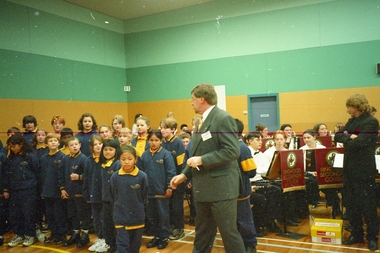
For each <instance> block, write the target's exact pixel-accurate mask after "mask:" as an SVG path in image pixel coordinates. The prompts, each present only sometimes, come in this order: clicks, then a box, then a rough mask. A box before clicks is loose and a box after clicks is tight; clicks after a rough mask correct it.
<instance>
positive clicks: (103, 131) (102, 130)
mask: <svg viewBox="0 0 380 253" xmlns="http://www.w3.org/2000/svg"><path fill="white" fill-rule="evenodd" d="M99 134H100V136H101V137H102V138H103V140H104V141H107V140H112V139H113V136H112V129H111V127H110V126H109V125H106V124H103V125H101V126H100V127H99Z"/></svg>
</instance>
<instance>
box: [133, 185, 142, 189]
mask: <svg viewBox="0 0 380 253" xmlns="http://www.w3.org/2000/svg"><path fill="white" fill-rule="evenodd" d="M140 187H141V186H140V185H139V184H135V185H131V189H139V188H140Z"/></svg>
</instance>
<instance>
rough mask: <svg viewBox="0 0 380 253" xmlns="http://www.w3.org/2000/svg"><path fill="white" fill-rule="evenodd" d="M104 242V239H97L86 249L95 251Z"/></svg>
mask: <svg viewBox="0 0 380 253" xmlns="http://www.w3.org/2000/svg"><path fill="white" fill-rule="evenodd" d="M102 243H104V239H97V240H96V241H95V242H94V244H93V245H91V247H89V248H88V251H91V252H95V251H96V249H97V248H98V246H99V245H100V244H102Z"/></svg>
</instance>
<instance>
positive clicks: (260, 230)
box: [256, 227, 268, 237]
mask: <svg viewBox="0 0 380 253" xmlns="http://www.w3.org/2000/svg"><path fill="white" fill-rule="evenodd" d="M267 234H268V233H267V231H266V230H265V229H264V228H260V227H259V228H257V229H256V237H264V236H266V235H267Z"/></svg>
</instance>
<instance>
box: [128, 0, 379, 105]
mask: <svg viewBox="0 0 380 253" xmlns="http://www.w3.org/2000/svg"><path fill="white" fill-rule="evenodd" d="M224 2H225V1H215V2H212V3H208V4H207V5H208V6H212V5H218V4H221V3H224ZM237 2H238V3H243V2H244V3H246V5H244V4H242V6H243V7H246V8H247V7H249V4H248V5H247V1H243V0H241V1H237ZM284 2H287V1H255V3H254V4H252V6H251V7H252V8H253V7H257V8H256V9H255V10H257V12H256V13H252V14H247V15H240V14H241V12H239V11H237V9H236V8H235V9H234V8H233V7H231V8H230V12H229V13H228V11H227V10H226V9H224V8H222V9H221V10H222V11H221V13H227V14H226V15H219V16H222V17H221V18H220V19H219V20H215V19H214V20H211V21H208V20H207V21H202V22H199V23H195V22H190V21H189V22H188V23H187V24H184V25H175V24H177V23H179V24H180V23H181V22H177V23H176V22H172V26H170V27H165V26H169V25H168V21H167V20H164V21H162V22H161V23H160V22H159V19H158V18H157V19H156V17H147V18H141V19H139V20H138V21H139V22H141V24H142V25H141V26H140V27H138V26H137V25H136V27H134V28H135V29H136V30H137V29H138V28H140V30H142V31H140V32H137V31H135V30H132V29H131V31H133V32H130V31H128V33H127V34H126V35H125V41H126V61H127V63H126V64H127V82H128V85H130V86H131V89H132V91H131V93H130V94H129V95H128V99H129V101H149V100H156V99H159V100H161V99H179V98H186V97H188V91H189V90H190V89H191V87H193V86H194V85H195V84H197V83H199V82H210V83H213V84H215V85H225V86H226V93H227V95H242V94H270V93H279V92H290V91H307V90H319V89H321V90H323V89H336V88H351V87H368V86H378V85H380V78H379V77H380V76H379V75H377V74H376V73H375V64H376V63H378V62H380V57H379V56H380V32H379V31H380V8H379V6H380V1H379V0H372V1H360V0H337V1H325V2H320V3H316V2H311V3H312V4H307V5H303V4H302V3H305V2H309V1H289V3H290V4H289V5H286V6H284ZM296 3H298V5H297V4H296ZM309 3H310V2H309ZM198 8H200V7H199V6H197V7H193V9H198ZM211 9H212V8H211V7H210V8H209V9H207V8H206V10H205V11H210V10H211ZM198 10H199V12H201V13H203V12H202V10H201V9H198ZM186 11H188V10H178V11H173V12H169V13H164V14H157V16H158V17H166V18H167V19H169V20H170V18H172V20H175V21H178V20H179V19H180V17H181V15H180V14H185V12H186ZM233 11H236V13H238V14H239V15H236V16H233V15H231V13H233ZM247 12H248V11H247ZM214 14H215V12H214ZM185 16H186V17H189V13H187V14H186V15H185ZM198 16H202V14H198ZM202 17H203V16H202ZM204 19H207V18H206V17H204ZM144 20H145V22H144ZM153 21H157V23H154V22H153ZM134 22H135V21H133V20H132V21H128V22H126V24H129V25H131V24H134ZM157 27H158V28H157ZM157 87H163V89H164V90H165V93H164V94H156V93H155V94H153V93H152V92H144V91H152V90H154V89H157ZM183 91H186V92H185V93H184V92H183Z"/></svg>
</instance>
